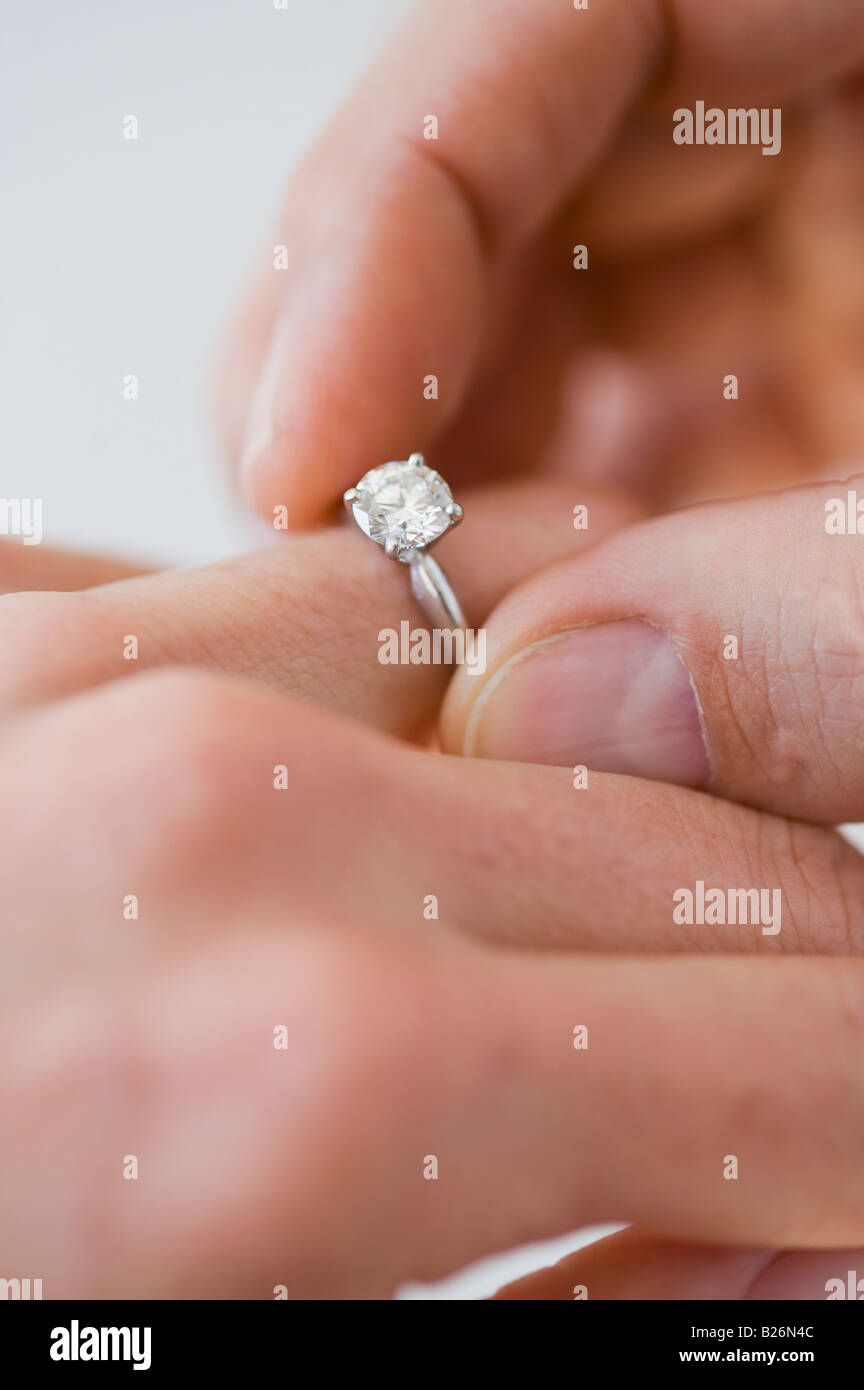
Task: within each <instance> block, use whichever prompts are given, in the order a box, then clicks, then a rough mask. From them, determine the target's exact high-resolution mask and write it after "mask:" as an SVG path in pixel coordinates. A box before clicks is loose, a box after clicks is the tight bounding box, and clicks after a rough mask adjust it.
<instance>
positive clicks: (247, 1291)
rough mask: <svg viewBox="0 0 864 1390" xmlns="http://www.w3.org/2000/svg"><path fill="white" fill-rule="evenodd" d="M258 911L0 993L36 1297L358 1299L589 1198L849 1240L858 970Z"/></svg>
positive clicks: (18, 1241) (863, 1092) (19, 1221)
mask: <svg viewBox="0 0 864 1390" xmlns="http://www.w3.org/2000/svg"><path fill="white" fill-rule="evenodd" d="M284 920H285V918H284V909H283V914H282V924H284ZM279 925H280V924H278V923H276V922H274V923H273V924H272V926H271V927H270V928H269V929H267V928H266V927H264V926H260V927H258V928H255V927H250V926H249V919H248V918H247V921H246V930H244V931H243V932H242V933H237V934H234V935H232V936H231V937H225V936H222V937H217V938H216V939H215V940H213V941H211V942H209V943H207V944H206V945H205V946H204V948H203V949H200V950H196V951H195V953H194V957H191V956H189V955H188V954H185V953H183V952H175V953H172V954H171V955H170V956H169V957H168V958H167V959H166V958H164V957H162V958H160V957H156V958H154V959H151V960H149V961H147V960H145V961H140V962H136V965H135V968H134V969H129V970H126V971H118V970H117V968H116V965H114V967H113V968H109V967H107V966H106V965H103V966H102V967H101V968H100V967H99V966H96V967H95V968H94V970H93V971H92V973H91V975H90V977H89V979H88V980H87V981H85V982H84V983H83V985H82V987H81V988H80V989H78V990H76V991H75V992H74V993H70V992H69V990H68V986H66V985H63V986H61V988H62V994H61V995H60V996H58V995H57V993H56V992H55V991H54V990H52V989H43V990H41V991H38V992H37V993H36V995H35V996H34V997H27V998H26V999H24V1000H22V1001H21V1002H20V1003H19V1005H18V1007H17V1008H14V1009H12V1010H11V1011H8V1012H7V1014H6V1016H5V1017H4V1020H3V1023H2V1030H3V1031H2V1045H3V1050H4V1056H5V1057H6V1058H7V1061H8V1060H9V1059H12V1058H14V1066H12V1065H7V1066H6V1067H4V1069H3V1074H2V1078H0V1092H2V1097H0V1098H2V1103H3V1104H2V1110H3V1114H4V1115H6V1116H12V1117H13V1121H14V1124H13V1132H14V1134H15V1136H16V1137H15V1140H14V1142H9V1141H7V1142H5V1143H4V1144H3V1146H2V1149H0V1179H2V1180H0V1229H2V1230H3V1236H4V1251H5V1254H6V1259H7V1261H8V1264H9V1267H10V1268H13V1269H16V1268H22V1269H39V1270H40V1274H41V1277H43V1280H44V1283H45V1289H46V1294H49V1292H50V1296H52V1297H61V1298H62V1297H91V1298H92V1297H100V1296H101V1297H104V1296H107V1294H108V1293H109V1292H110V1293H111V1296H112V1297H115V1298H116V1297H128V1296H130V1295H137V1296H139V1297H140V1296H151V1297H155V1296H158V1297H178V1296H190V1295H192V1294H193V1293H194V1296H195V1297H199V1298H201V1297H204V1298H208V1297H215V1296H234V1297H239V1296H243V1297H272V1294H273V1292H274V1291H275V1289H276V1288H277V1287H282V1288H285V1289H286V1290H287V1291H288V1293H289V1296H292V1297H315V1298H321V1297H350V1296H358V1295H366V1296H372V1297H374V1296H381V1295H384V1294H387V1293H390V1292H391V1291H392V1290H393V1289H394V1288H396V1287H397V1286H398V1285H399V1284H400V1283H402V1282H403V1281H404V1280H406V1279H412V1280H413V1279H431V1278H436V1277H440V1276H441V1275H443V1274H445V1273H449V1272H451V1271H452V1270H454V1269H456V1268H459V1267H461V1266H463V1265H464V1264H466V1263H467V1262H468V1261H470V1260H472V1259H475V1258H478V1257H479V1256H481V1255H483V1254H486V1253H489V1252H491V1251H493V1250H500V1249H502V1248H508V1247H510V1246H512V1245H514V1244H517V1243H522V1242H523V1241H526V1240H531V1239H543V1238H547V1237H550V1236H552V1235H558V1234H560V1233H561V1231H563V1230H567V1229H573V1227H574V1226H576V1225H581V1224H585V1223H588V1222H593V1221H595V1220H598V1219H609V1218H610V1217H612V1218H614V1219H619V1220H621V1219H624V1220H633V1221H636V1222H641V1223H644V1224H645V1225H646V1226H648V1227H650V1228H651V1229H653V1230H656V1231H663V1232H666V1233H668V1234H669V1235H670V1236H672V1237H674V1238H676V1239H684V1240H693V1241H702V1242H713V1243H734V1242H737V1243H743V1242H747V1243H749V1244H751V1245H752V1244H754V1243H755V1244H759V1245H772V1246H775V1247H782V1246H786V1245H790V1244H793V1243H794V1244H795V1245H799V1246H802V1247H813V1248H830V1247H832V1246H837V1247H845V1246H854V1245H860V1244H861V1243H862V1241H864V1203H862V1197H861V1182H860V1173H861V1162H862V1156H864V1081H862V1074H861V1067H860V1065H859V1058H858V1047H857V1039H858V1036H859V1035H860V1031H861V1024H862V1009H864V1004H862V998H864V995H862V966H861V964H860V963H857V962H848V961H846V962H839V961H836V962H819V963H816V962H813V961H805V960H791V959H790V960H786V961H780V962H770V963H769V962H767V961H765V962H757V961H748V962H742V961H735V960H717V959H715V960H712V961H707V962H701V961H697V960H694V959H692V958H681V959H678V960H674V961H671V960H663V959H658V960H655V961H648V962H645V961H640V962H638V963H637V962H627V961H621V962H610V961H608V960H602V959H597V960H590V959H589V960H584V961H571V960H567V959H564V958H560V957H559V958H552V959H547V960H531V959H527V958H525V957H520V958H519V959H518V960H514V959H513V958H512V957H510V956H508V955H507V954H502V955H501V956H493V955H491V954H490V953H489V952H485V951H484V952H481V951H477V950H476V949H475V948H471V947H469V946H468V945H467V944H466V943H465V942H463V941H460V940H459V939H458V938H456V937H455V936H450V935H447V934H444V933H436V934H434V935H432V934H431V933H430V934H427V935H426V937H425V938H421V937H420V936H418V935H417V934H416V933H414V934H410V933H392V932H385V931H382V930H381V929H380V928H378V929H376V928H374V927H373V928H370V930H369V931H368V932H365V933H361V934H359V935H348V936H346V935H345V933H344V932H342V931H339V930H334V929H332V928H331V927H329V926H328V925H326V924H325V925H318V926H316V927H315V929H310V930H309V931H295V932H288V933H286V932H285V931H284V930H280V929H279ZM139 930H140V928H139ZM802 1018H804V1019H806V1027H803V1028H802V1026H801V1023H802ZM731 1019H734V1026H730V1020H731ZM577 1024H578V1025H584V1026H585V1028H587V1030H588V1032H587V1036H588V1039H589V1047H588V1049H587V1050H582V1051H576V1050H574V1047H573V1031H574V1026H575V1025H577ZM280 1033H281V1035H282V1037H283V1038H284V1039H285V1040H287V1045H284V1046H282V1047H278V1048H277V1047H276V1046H274V1039H275V1038H277V1037H278V1036H279V1035H280ZM46 1037H50V1038H51V1046H50V1047H48V1048H47V1049H46V1045H45V1039H46ZM718 1044H719V1045H718ZM802 1114H806V1115H807V1116H808V1123H807V1124H806V1125H802V1123H801V1116H802ZM46 1153H49V1154H62V1155H63V1162H62V1164H59V1165H58V1164H52V1163H46V1162H45V1159H44V1156H45V1154H46ZM130 1155H132V1156H134V1157H135V1158H136V1160H137V1163H138V1165H139V1168H138V1176H139V1181H137V1182H122V1181H121V1180H120V1176H119V1174H120V1173H121V1172H122V1171H123V1165H124V1164H128V1160H129V1156H130ZM730 1155H737V1156H738V1159H739V1162H740V1164H741V1172H740V1179H741V1180H738V1181H729V1180H727V1179H726V1178H725V1177H724V1169H725V1171H726V1172H727V1173H728V1171H729V1157H730ZM634 1160H635V1161H634ZM202 1174H203V1175H204V1178H202ZM424 1174H425V1175H426V1176H424ZM109 1193H113V1196H111V1197H110V1200H109V1198H108V1197H107V1196H106V1194H109ZM70 1212H72V1213H74V1214H75V1220H74V1221H72V1222H71V1223H70V1219H69V1215H70Z"/></svg>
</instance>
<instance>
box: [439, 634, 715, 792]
mask: <svg viewBox="0 0 864 1390" xmlns="http://www.w3.org/2000/svg"><path fill="white" fill-rule="evenodd" d="M465 753H466V754H467V755H468V756H472V757H481V758H503V759H511V760H514V761H517V762H535V763H551V764H553V765H555V766H558V767H576V766H581V765H584V766H585V767H588V768H593V769H594V770H595V771H597V772H622V773H628V774H630V775H631V776H634V777H649V778H651V779H652V780H653V781H659V782H674V783H677V784H678V785H680V786H686V787H699V786H703V785H704V784H705V782H706V781H707V779H708V774H709V771H710V764H709V761H708V754H707V750H706V747H705V739H704V735H703V732H702V722H701V719H700V715H699V707H698V703H697V699H696V692H695V690H694V688H693V683H692V681H691V679H690V673H689V671H688V670H687V667H686V666H685V665H684V662H683V661H682V660H681V658H680V656H679V655H678V653H677V651H676V649H675V647H674V646H673V645H672V643H671V642H670V641H669V638H668V637H667V636H666V635H665V633H663V632H659V631H658V630H657V629H656V628H653V627H650V626H649V625H648V624H647V623H642V622H635V621H634V622H630V621H627V622H617V623H605V624H602V625H600V626H597V627H587V628H579V629H578V630H576V631H571V632H564V633H559V634H557V635H556V636H555V637H550V638H546V639H545V640H544V641H542V642H538V643H536V644H535V645H534V646H531V647H527V648H526V649H525V650H524V651H522V652H519V653H518V654H517V655H516V656H514V657H511V659H510V660H509V661H508V662H507V663H506V665H504V666H503V667H502V668H501V669H500V670H499V671H496V672H495V674H494V675H493V676H492V677H491V679H490V680H489V681H488V682H487V683H486V685H485V686H484V688H483V690H481V692H480V694H479V696H478V699H477V704H476V705H475V707H474V709H473V710H472V712H471V715H470V717H469V720H468V726H467V729H466V734H465Z"/></svg>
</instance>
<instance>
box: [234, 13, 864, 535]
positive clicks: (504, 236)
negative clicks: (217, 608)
mask: <svg viewBox="0 0 864 1390" xmlns="http://www.w3.org/2000/svg"><path fill="white" fill-rule="evenodd" d="M862 66H864V10H862V8H861V5H860V4H859V3H858V0H821V2H820V3H819V4H813V3H811V0H725V3H724V4H722V5H709V4H705V3H703V0H668V3H664V4H661V3H660V0H605V2H604V3H603V4H602V5H599V4H598V5H589V7H588V9H587V10H585V11H576V10H574V9H573V7H572V5H570V4H569V3H558V2H557V0H555V2H554V3H552V0H527V2H526V0H474V2H473V3H471V4H465V3H463V0H435V3H429V4H425V5H420V6H419V7H418V8H417V10H416V11H415V12H414V13H413V14H412V15H411V17H410V18H409V20H408V21H407V22H406V23H405V25H404V26H403V27H402V29H401V30H400V31H399V32H398V33H397V35H396V36H395V38H394V40H393V42H392V44H391V45H390V47H389V48H388V49H387V50H386V51H385V52H384V54H383V55H382V56H381V58H380V59H379V60H378V62H377V63H376V64H375V65H374V66H373V67H372V68H371V70H370V71H369V72H368V73H367V74H366V76H365V77H364V78H363V79H362V80H361V82H360V84H359V85H358V87H357V90H356V91H355V92H354V94H353V95H352V96H351V97H350V98H349V100H348V102H347V103H346V105H345V106H344V108H343V109H342V110H341V111H340V112H339V113H338V114H337V116H336V117H335V119H334V120H333V122H332V123H331V125H330V126H329V127H328V129H327V130H326V131H325V132H324V134H323V135H322V136H321V138H320V139H319V140H318V141H317V142H316V143H315V144H314V145H313V147H312V148H311V150H310V152H309V154H308V155H307V156H306V158H305V159H304V160H303V161H302V163H301V164H300V166H299V168H298V169H297V170H296V172H295V173H294V175H293V176H292V178H291V180H290V183H289V185H288V190H287V194H286V198H285V202H284V209H283V213H282V216H281V218H280V220H279V222H278V224H277V226H276V227H275V228H274V230H273V233H272V235H271V241H272V242H275V243H277V244H279V245H284V246H285V247H286V248H287V264H288V269H287V270H274V269H273V268H272V252H271V251H270V249H269V248H262V255H261V266H262V269H261V270H260V273H259V274H258V275H257V277H256V280H255V284H254V286H253V288H252V290H251V292H250V293H249V295H248V296H247V297H246V298H245V300H244V301H243V303H242V305H241V306H240V308H239V311H238V314H237V317H236V320H235V322H234V324H233V326H232V329H231V332H230V334H229V336H228V340H227V344H226V351H225V355H224V359H223V364H222V371H221V373H220V376H219V390H218V395H217V399H218V403H219V409H220V412H221V416H222V420H223V424H224V429H225V434H226V438H227V440H228V444H229V451H230V454H231V457H232V459H233V461H234V464H235V466H236V467H237V468H238V469H239V470H240V471H241V473H242V487H243V491H244V494H245V496H246V497H247V498H248V499H251V500H252V501H253V502H254V504H255V505H256V506H257V507H258V509H259V510H261V511H262V513H263V514H264V515H265V516H266V517H268V518H269V517H270V516H271V515H272V508H273V507H274V506H285V507H286V508H287V513H288V520H289V524H290V525H292V526H298V527H302V526H305V525H307V524H308V523H309V522H311V521H316V520H318V519H319V518H320V517H321V516H322V515H323V514H324V513H325V512H326V510H327V508H328V507H329V506H330V505H331V504H332V503H333V502H334V501H335V500H336V499H337V498H338V496H339V494H340V493H341V491H342V490H343V489H344V488H346V487H348V486H350V485H352V484H353V483H355V482H356V480H357V478H358V477H359V476H360V475H361V474H362V473H363V472H364V471H365V470H366V469H367V468H370V467H372V466H374V465H377V464H379V463H381V462H382V461H384V460H386V459H389V458H399V457H407V455H408V453H409V452H411V451H413V450H415V449H421V450H422V449H426V450H427V451H428V452H429V454H430V456H431V457H432V460H433V462H434V463H435V465H436V467H439V468H440V470H441V471H442V473H443V474H444V475H445V477H447V478H448V479H449V480H450V481H452V482H454V483H456V484H458V485H464V484H465V483H466V482H468V481H476V480H481V479H492V480H498V481H500V479H501V478H502V477H504V476H508V475H511V474H520V473H521V474H525V475H529V476H532V477H536V476H537V475H538V473H539V472H540V471H541V470H554V471H562V470H563V471H565V472H567V473H568V474H569V475H570V476H571V477H574V476H575V477H577V478H580V479H592V478H593V479H597V478H603V479H605V480H607V481H609V480H612V479H614V480H617V481H619V482H622V483H626V485H627V486H628V487H630V488H632V489H638V490H640V491H641V492H642V493H643V494H645V495H646V496H647V497H649V498H650V499H651V500H652V501H653V502H657V503H659V504H660V505H662V506H666V505H667V504H668V503H669V502H670V501H672V502H675V503H678V502H680V501H681V500H691V499H696V498H700V497H710V496H712V495H716V494H717V493H720V492H732V491H742V490H753V489H754V488H756V487H759V486H776V485H778V484H781V483H785V482H789V481H793V480H795V479H801V478H803V477H805V476H807V475H809V474H813V473H814V472H820V471H822V470H823V469H825V467H826V465H827V466H828V467H829V468H830V469H831V470H834V469H836V467H837V460H838V459H840V460H843V459H846V458H849V457H851V458H855V457H856V456H858V457H860V450H861V438H862V433H864V413H862V401H864V393H862V391H861V380H862V374H864V357H862V347H861V333H860V324H861V320H862V314H864V302H862V280H861V275H860V247H861V239H862V232H864V212H862V209H864V196H862V192H864V170H862V165H861V160H860V157H859V151H860V141H861V133H862V128H864V103H862V96H861V91H862V88H861V73H862ZM407 74H410V78H408V79H407V80H406V75H407ZM706 98H707V99H708V101H709V104H710V103H714V104H716V105H718V106H720V107H722V108H726V107H728V106H744V107H751V106H755V107H756V108H763V107H765V108H774V107H780V108H781V109H782V117H783V126H782V130H783V140H782V150H781V153H780V154H779V155H777V156H776V157H763V155H762V154H761V151H760V150H759V149H758V148H754V147H749V146H738V145H725V146H697V145H694V146H691V147H685V146H680V145H675V144H674V143H673V141H672V138H671V137H672V112H673V111H674V110H675V109H676V108H677V107H678V106H686V107H690V108H692V107H693V105H694V103H695V101H696V100H699V99H706ZM430 113H431V114H433V115H435V116H436V118H437V121H438V139H437V140H428V139H424V137H423V132H424V122H425V120H426V117H427V115H429V114H430ZM576 244H584V245H586V246H587V247H588V251H589V269H588V270H587V271H577V270H574V268H573V264H572V262H573V247H574V245H576ZM430 373H432V374H435V375H436V376H437V378H438V382H439V393H438V399H437V400H428V399H426V398H425V397H424V392H423V383H424V379H425V378H426V376H427V375H428V374H430ZM727 373H735V374H737V375H738V377H739V382H740V395H739V399H738V400H735V401H729V400H725V399H724V397H723V391H722V387H723V381H724V377H725V375H726V374H727Z"/></svg>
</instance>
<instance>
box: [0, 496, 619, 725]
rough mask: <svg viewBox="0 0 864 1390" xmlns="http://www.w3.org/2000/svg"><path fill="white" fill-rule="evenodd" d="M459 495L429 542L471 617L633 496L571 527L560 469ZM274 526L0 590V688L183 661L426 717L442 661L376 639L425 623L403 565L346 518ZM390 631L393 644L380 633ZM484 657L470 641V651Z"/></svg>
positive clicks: (573, 547) (315, 696)
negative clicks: (101, 583)
mask: <svg viewBox="0 0 864 1390" xmlns="http://www.w3.org/2000/svg"><path fill="white" fill-rule="evenodd" d="M582 500H583V499H582V497H580V502H581V501H582ZM464 501H465V512H466V523H465V525H464V526H463V527H461V528H457V529H456V530H455V531H454V532H453V533H452V535H449V536H448V537H447V538H446V539H445V540H443V541H442V543H441V545H440V547H439V548H436V555H440V558H441V561H442V564H443V565H444V567H445V569H446V570H447V572H448V575H449V576H450V578H451V581H452V583H453V585H454V587H455V589H456V592H457V593H458V594H460V596H461V598H462V602H463V604H464V606H465V608H466V610H467V612H468V617H469V622H470V623H472V624H478V625H479V624H480V623H481V622H482V620H483V618H484V617H485V615H486V613H488V611H489V609H490V608H491V607H492V605H493V604H494V603H495V602H496V601H497V600H498V599H499V598H500V597H501V596H502V595H503V594H504V593H505V592H506V591H507V589H508V588H510V587H512V585H513V584H514V583H516V582H518V581H519V580H520V579H522V578H525V577H526V576H527V575H528V574H530V573H531V572H532V571H534V570H536V569H538V568H539V567H540V566H541V565H543V564H545V563H547V562H548V560H549V559H552V558H555V559H557V558H561V557H563V556H564V555H567V554H573V553H574V552H576V551H578V550H579V549H582V548H584V546H585V545H586V544H588V543H589V537H590V538H592V539H594V538H597V539H599V538H600V537H602V536H603V535H605V534H607V533H608V532H609V531H610V530H611V529H612V528H613V527H614V526H616V525H619V524H622V523H623V522H625V521H627V520H629V519H630V518H631V517H633V516H634V514H635V513H634V508H633V506H632V504H630V503H627V502H624V501H618V500H617V499H616V498H615V497H614V496H613V495H611V494H608V495H604V494H602V493H598V494H596V495H595V496H594V498H593V500H592V501H591V505H590V509H589V513H588V521H589V525H588V529H587V530H580V531H576V530H574V528H573V491H572V485H570V486H569V487H568V486H567V485H566V484H561V483H559V484H558V485H556V486H549V487H546V488H538V487H536V486H534V487H531V488H529V487H527V486H525V485H523V486H522V487H520V488H515V489H509V488H504V489H501V490H498V491H494V492H485V493H484V494H483V495H482V497H480V496H478V497H477V499H476V501H475V500H474V499H473V498H472V497H470V496H469V497H466V498H464ZM281 539H282V543H281V544H277V545H273V546H272V547H270V548H269V549H268V550H265V551H263V552H261V553H260V554H257V555H252V556H247V557H244V558H242V559H237V560H230V561H226V562H224V563H221V564H217V565H211V566H208V567H206V568H203V569H199V570H192V571H189V570H186V571H174V572H166V573H164V574H160V575H157V576H153V577H150V578H147V579H141V580H132V581H130V582H128V583H123V584H115V585H113V586H110V587H107V588H103V589H100V590H96V591H94V592H88V593H86V594H79V595H62V596H52V597H50V598H39V597H33V596H30V595H25V596H20V597H18V598H10V599H8V600H7V602H6V604H5V605H4V607H3V610H2V614H0V619H2V623H3V627H2V634H3V645H4V652H5V660H4V667H3V672H2V675H0V701H2V702H4V703H5V704H6V706H7V708H13V707H21V706H24V705H27V704H31V703H34V702H38V701H42V700H47V699H53V698H57V697H59V696H63V695H68V694H71V693H72V692H74V691H75V690H80V689H83V688H85V687H88V686H92V685H95V684H98V683H99V682H101V681H109V680H114V679H117V678H118V677H121V676H125V675H132V674H138V673H140V672H141V671H143V670H147V669H151V668H154V667H159V666H165V665H176V664H181V665H187V666H206V667H209V668H211V669H214V670H221V671H227V672H237V673H241V674H249V675H252V676H253V677H256V678H257V679H259V680H260V681H262V682H264V683H265V684H267V685H271V686H275V687H277V688H279V689H281V690H289V691H293V692H295V693H297V694H301V695H304V696H306V697H307V698H309V699H311V700H315V701H316V702H318V703H320V704H322V705H325V706H327V707H328V708H331V709H336V710H340V711H342V712H344V713H346V714H352V715H354V716H356V717H357V718H359V719H362V720H364V721H366V722H368V723H372V724H380V725H381V726H382V727H383V728H387V729H389V730H392V731H394V732H398V733H402V734H410V735H413V734H417V733H419V732H420V731H422V730H426V729H428V727H429V726H430V724H431V722H432V720H433V719H434V716H435V712H436V710H437V706H438V702H439V701H440V699H441V695H442V693H443V691H444V688H445V685H446V682H447V679H448V677H449V675H450V673H451V670H452V666H449V665H447V664H444V662H443V661H440V660H439V663H438V664H432V662H431V660H430V662H429V663H428V664H425V665H422V664H421V665H418V664H416V663H415V664H407V662H399V661H396V662H390V663H389V664H383V663H382V661H381V660H380V659H379V653H381V652H382V650H384V654H385V655H388V652H389V655H390V656H391V657H394V658H395V657H398V656H400V655H402V656H405V654H406V651H405V644H404V642H403V639H402V636H401V633H402V627H401V625H402V623H403V622H407V623H408V624H409V625H410V630H412V631H414V630H417V629H419V628H421V627H426V626H427V623H426V620H425V619H424V618H423V616H422V614H421V612H420V610H419V608H417V606H416V604H415V601H414V599H413V598H412V596H411V590H410V583H409V574H408V570H407V568H406V566H404V565H399V564H394V563H391V562H390V561H388V560H387V558H386V557H385V556H384V554H383V552H382V550H381V549H380V548H379V547H378V546H376V545H374V544H371V543H370V542H369V540H368V539H367V538H366V537H364V536H363V535H361V533H360V532H359V530H358V529H357V528H356V527H354V526H347V525H346V526H344V527H340V528H338V529H333V530H331V531H327V532H319V533H317V534H314V535H309V536H304V537H302V538H298V539H292V540H290V541H285V539H284V538H281ZM388 631H389V632H391V633H395V634H396V637H398V639H399V640H398V644H397V646H398V647H399V650H396V648H393V649H392V650H390V649H388V648H386V646H385V647H382V641H383V639H382V638H381V636H380V634H381V633H382V632H384V633H385V634H386V633H387V632H388ZM395 640H396V639H395V638H394V641H395ZM446 654H447V653H446V652H444V651H443V649H442V651H441V652H440V653H439V656H440V657H443V656H446ZM458 654H459V653H458V652H457V655H458ZM465 654H466V656H467V655H470V653H469V651H468V648H466V649H465ZM407 655H408V656H410V647H409V649H408V650H407ZM420 655H421V656H422V655H423V653H422V652H420ZM428 655H429V657H430V658H431V657H432V656H433V655H434V651H433V650H432V648H431V647H430V650H429V653H428ZM481 657H482V652H481V649H480V648H479V647H478V648H477V651H476V656H475V664H478V663H479V662H480V660H481Z"/></svg>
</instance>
